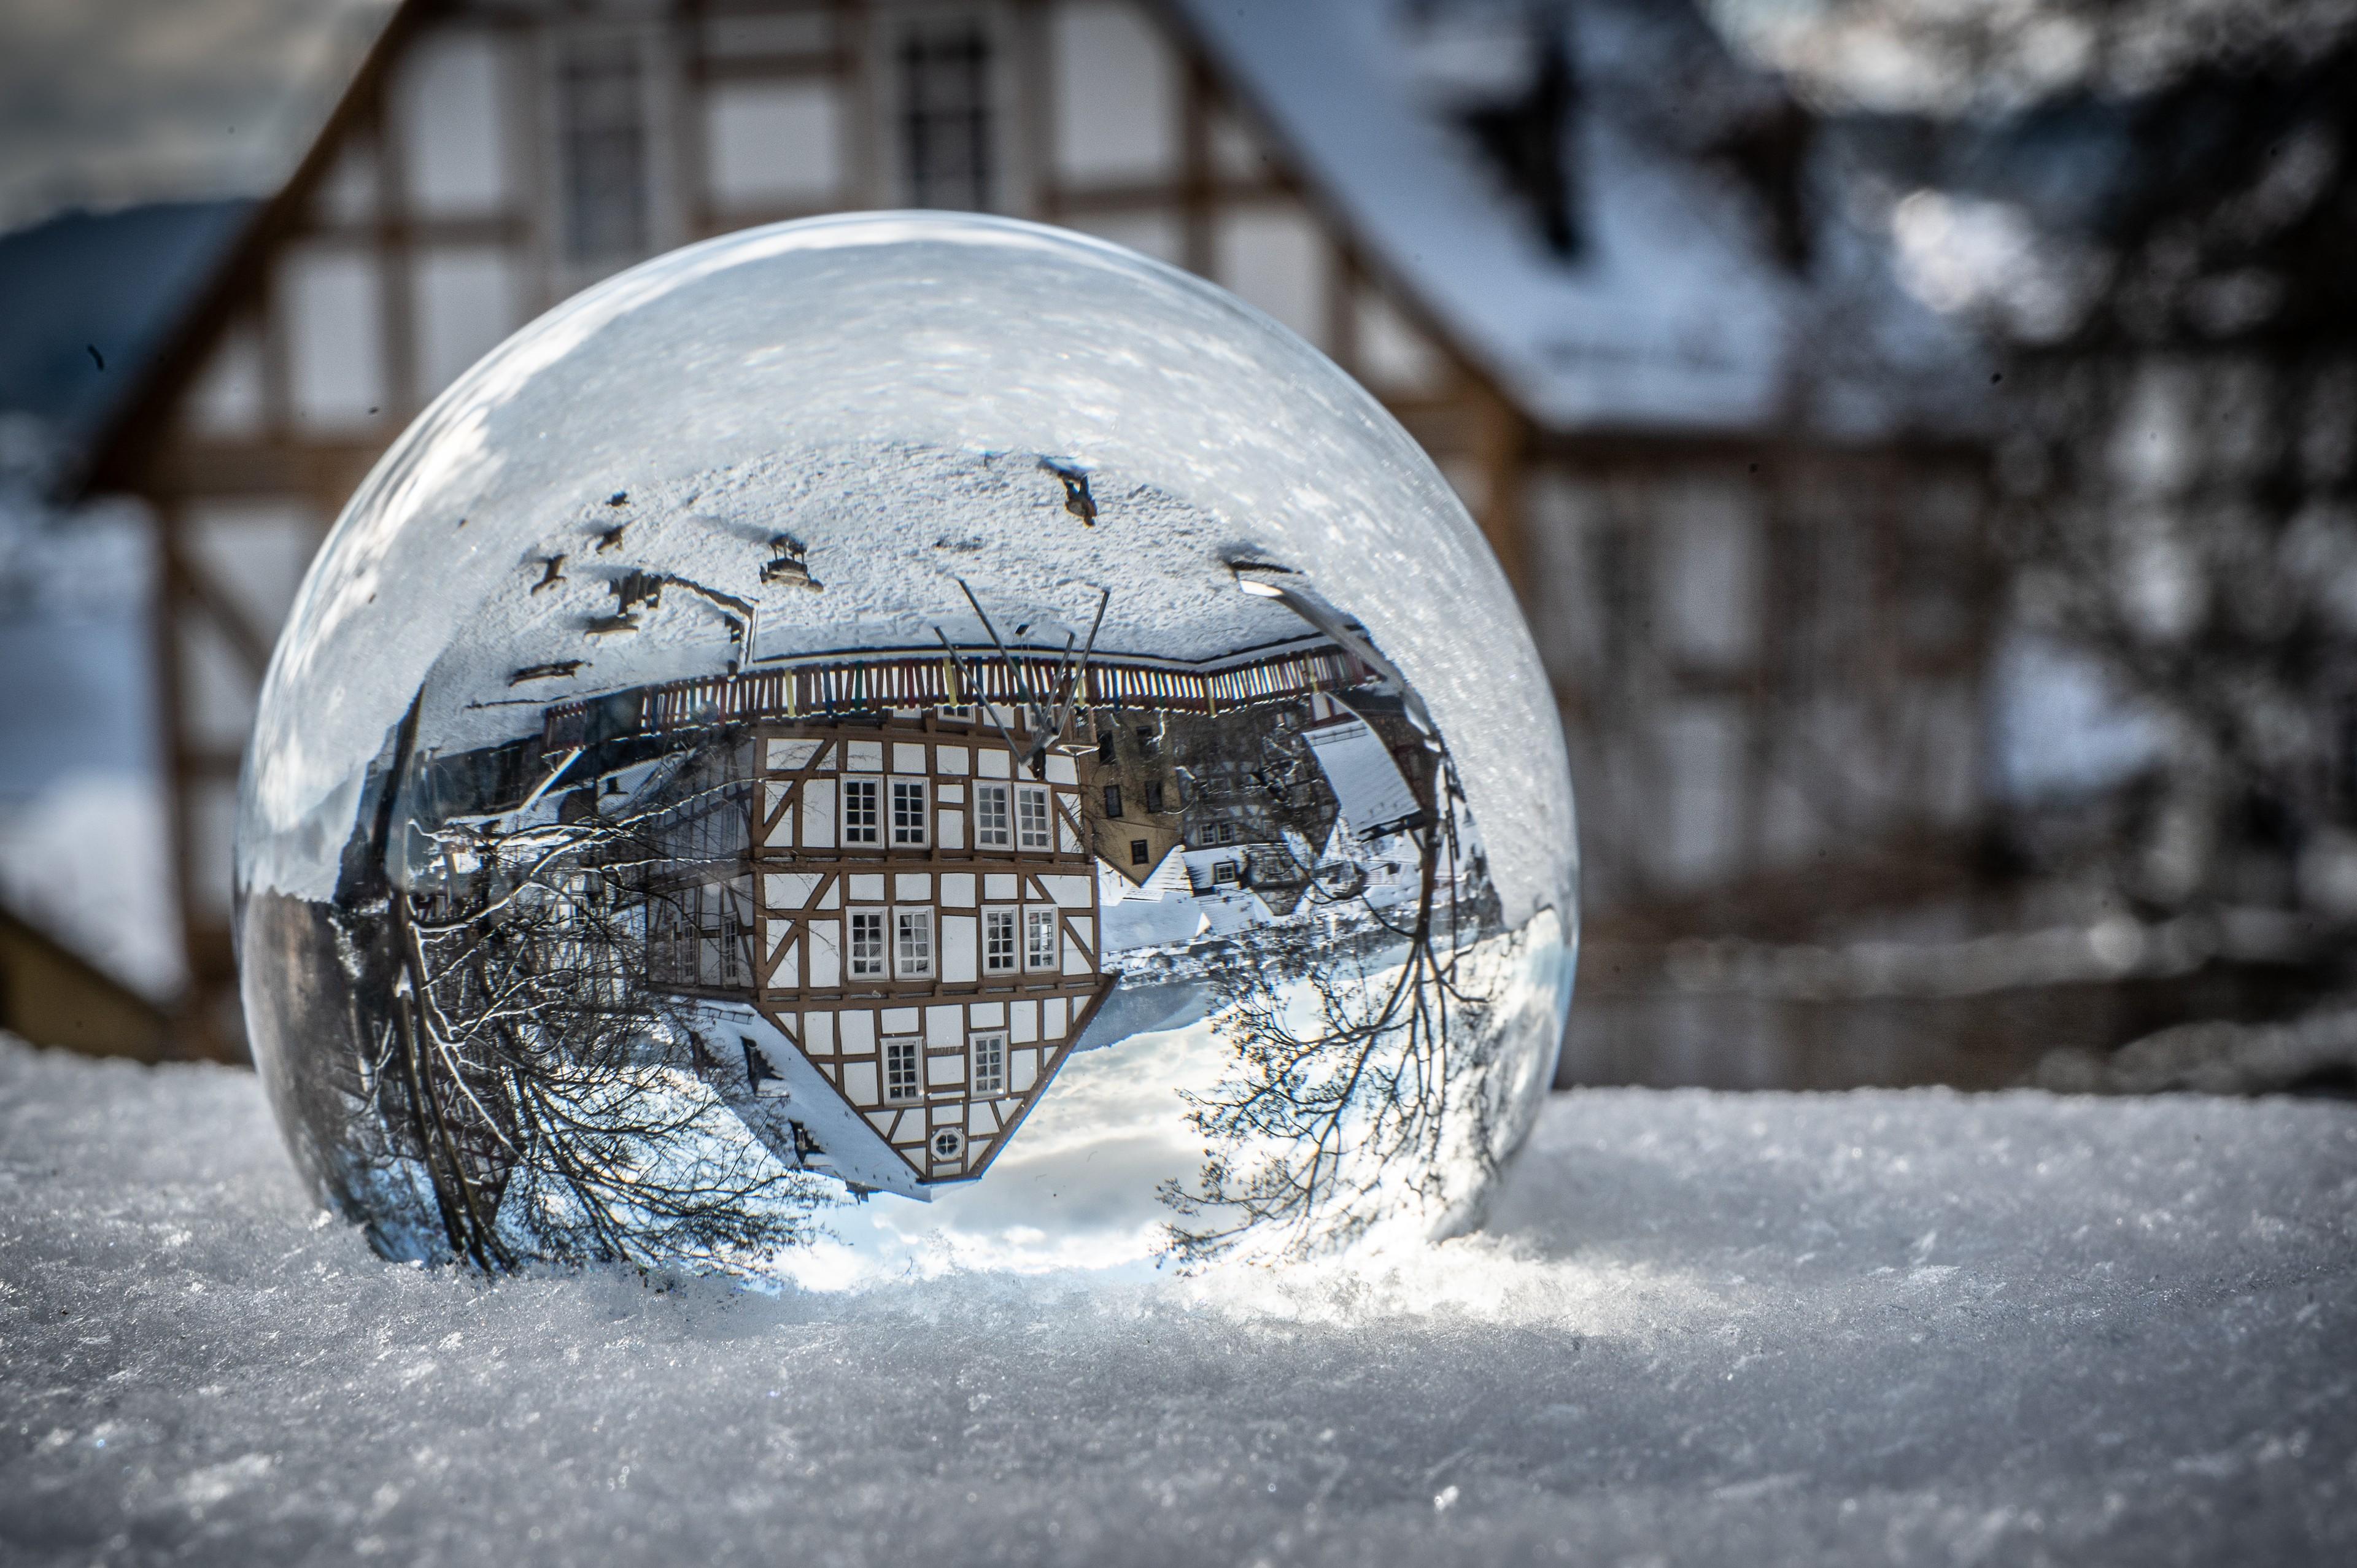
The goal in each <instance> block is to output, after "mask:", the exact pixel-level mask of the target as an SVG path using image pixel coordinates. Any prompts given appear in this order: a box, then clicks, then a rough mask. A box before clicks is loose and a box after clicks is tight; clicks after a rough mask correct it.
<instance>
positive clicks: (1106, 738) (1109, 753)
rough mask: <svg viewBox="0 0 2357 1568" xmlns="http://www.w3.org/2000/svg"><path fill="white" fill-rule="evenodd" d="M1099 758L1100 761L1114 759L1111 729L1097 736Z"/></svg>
mask: <svg viewBox="0 0 2357 1568" xmlns="http://www.w3.org/2000/svg"><path fill="white" fill-rule="evenodd" d="M1097 760H1098V761H1099V762H1111V761H1112V760H1113V731H1112V730H1110V729H1108V730H1106V731H1105V732H1104V734H1103V735H1101V736H1097Z"/></svg>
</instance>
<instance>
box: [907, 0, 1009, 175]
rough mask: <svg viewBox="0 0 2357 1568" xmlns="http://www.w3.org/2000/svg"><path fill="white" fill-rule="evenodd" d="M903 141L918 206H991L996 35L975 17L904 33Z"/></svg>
mask: <svg viewBox="0 0 2357 1568" xmlns="http://www.w3.org/2000/svg"><path fill="white" fill-rule="evenodd" d="M899 66H900V142H901V155H902V156H903V157H904V158H905V159H906V168H907V171H908V177H909V205H910V206H912V207H949V208H959V209H965V210H968V211H979V210H982V209H985V208H987V207H988V206H989V205H990V187H991V167H990V161H991V160H990V142H991V129H992V128H991V113H990V40H989V38H986V37H985V36H984V34H983V30H982V28H981V27H979V26H977V25H975V24H974V23H972V22H961V23H952V24H950V25H947V26H935V27H927V28H923V29H920V30H912V31H911V32H910V33H909V35H908V36H907V37H905V38H902V39H901V40H900V60H899Z"/></svg>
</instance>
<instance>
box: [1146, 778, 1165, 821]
mask: <svg viewBox="0 0 2357 1568" xmlns="http://www.w3.org/2000/svg"><path fill="white" fill-rule="evenodd" d="M1161 814H1162V780H1161V779H1147V780H1146V815H1147V816H1149V817H1158V816H1160V815H1161Z"/></svg>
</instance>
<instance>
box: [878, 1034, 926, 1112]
mask: <svg viewBox="0 0 2357 1568" xmlns="http://www.w3.org/2000/svg"><path fill="white" fill-rule="evenodd" d="M896 1068H905V1069H906V1077H907V1080H908V1081H907V1086H906V1092H900V1091H899V1090H897V1089H896V1079H899V1077H900V1076H901V1075H900V1074H899V1073H898V1072H896V1071H895V1070H894V1069H896ZM877 1081H878V1087H880V1088H881V1090H883V1094H884V1103H885V1104H887V1105H919V1104H922V1103H923V1102H924V1098H925V1037H924V1036H922V1035H887V1036H884V1039H883V1042H882V1044H881V1045H880V1046H879V1047H877Z"/></svg>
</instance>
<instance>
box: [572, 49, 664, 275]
mask: <svg viewBox="0 0 2357 1568" xmlns="http://www.w3.org/2000/svg"><path fill="white" fill-rule="evenodd" d="M556 104H557V111H556V112H557V124H558V128H559V129H558V134H559V136H560V138H561V141H560V145H559V147H558V156H559V157H560V159H561V160H562V164H563V179H564V185H563V191H564V199H565V213H564V232H565V259H566V260H567V261H572V262H578V263H589V264H597V263H614V262H626V261H632V260H635V259H637V258H638V257H640V256H642V255H644V254H646V252H647V250H648V245H649V240H648V232H647V124H646V98H645V90H644V87H643V85H642V84H641V82H640V65H639V51H638V48H637V47H636V46H635V45H633V44H632V43H631V42H630V40H628V39H623V38H615V39H608V40H605V41H603V42H598V43H594V44H583V45H578V46H576V47H575V48H572V49H571V50H570V51H569V52H568V53H567V54H566V55H565V59H564V60H563V62H562V63H561V64H560V65H559V67H558V69H557V78H556Z"/></svg>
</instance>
